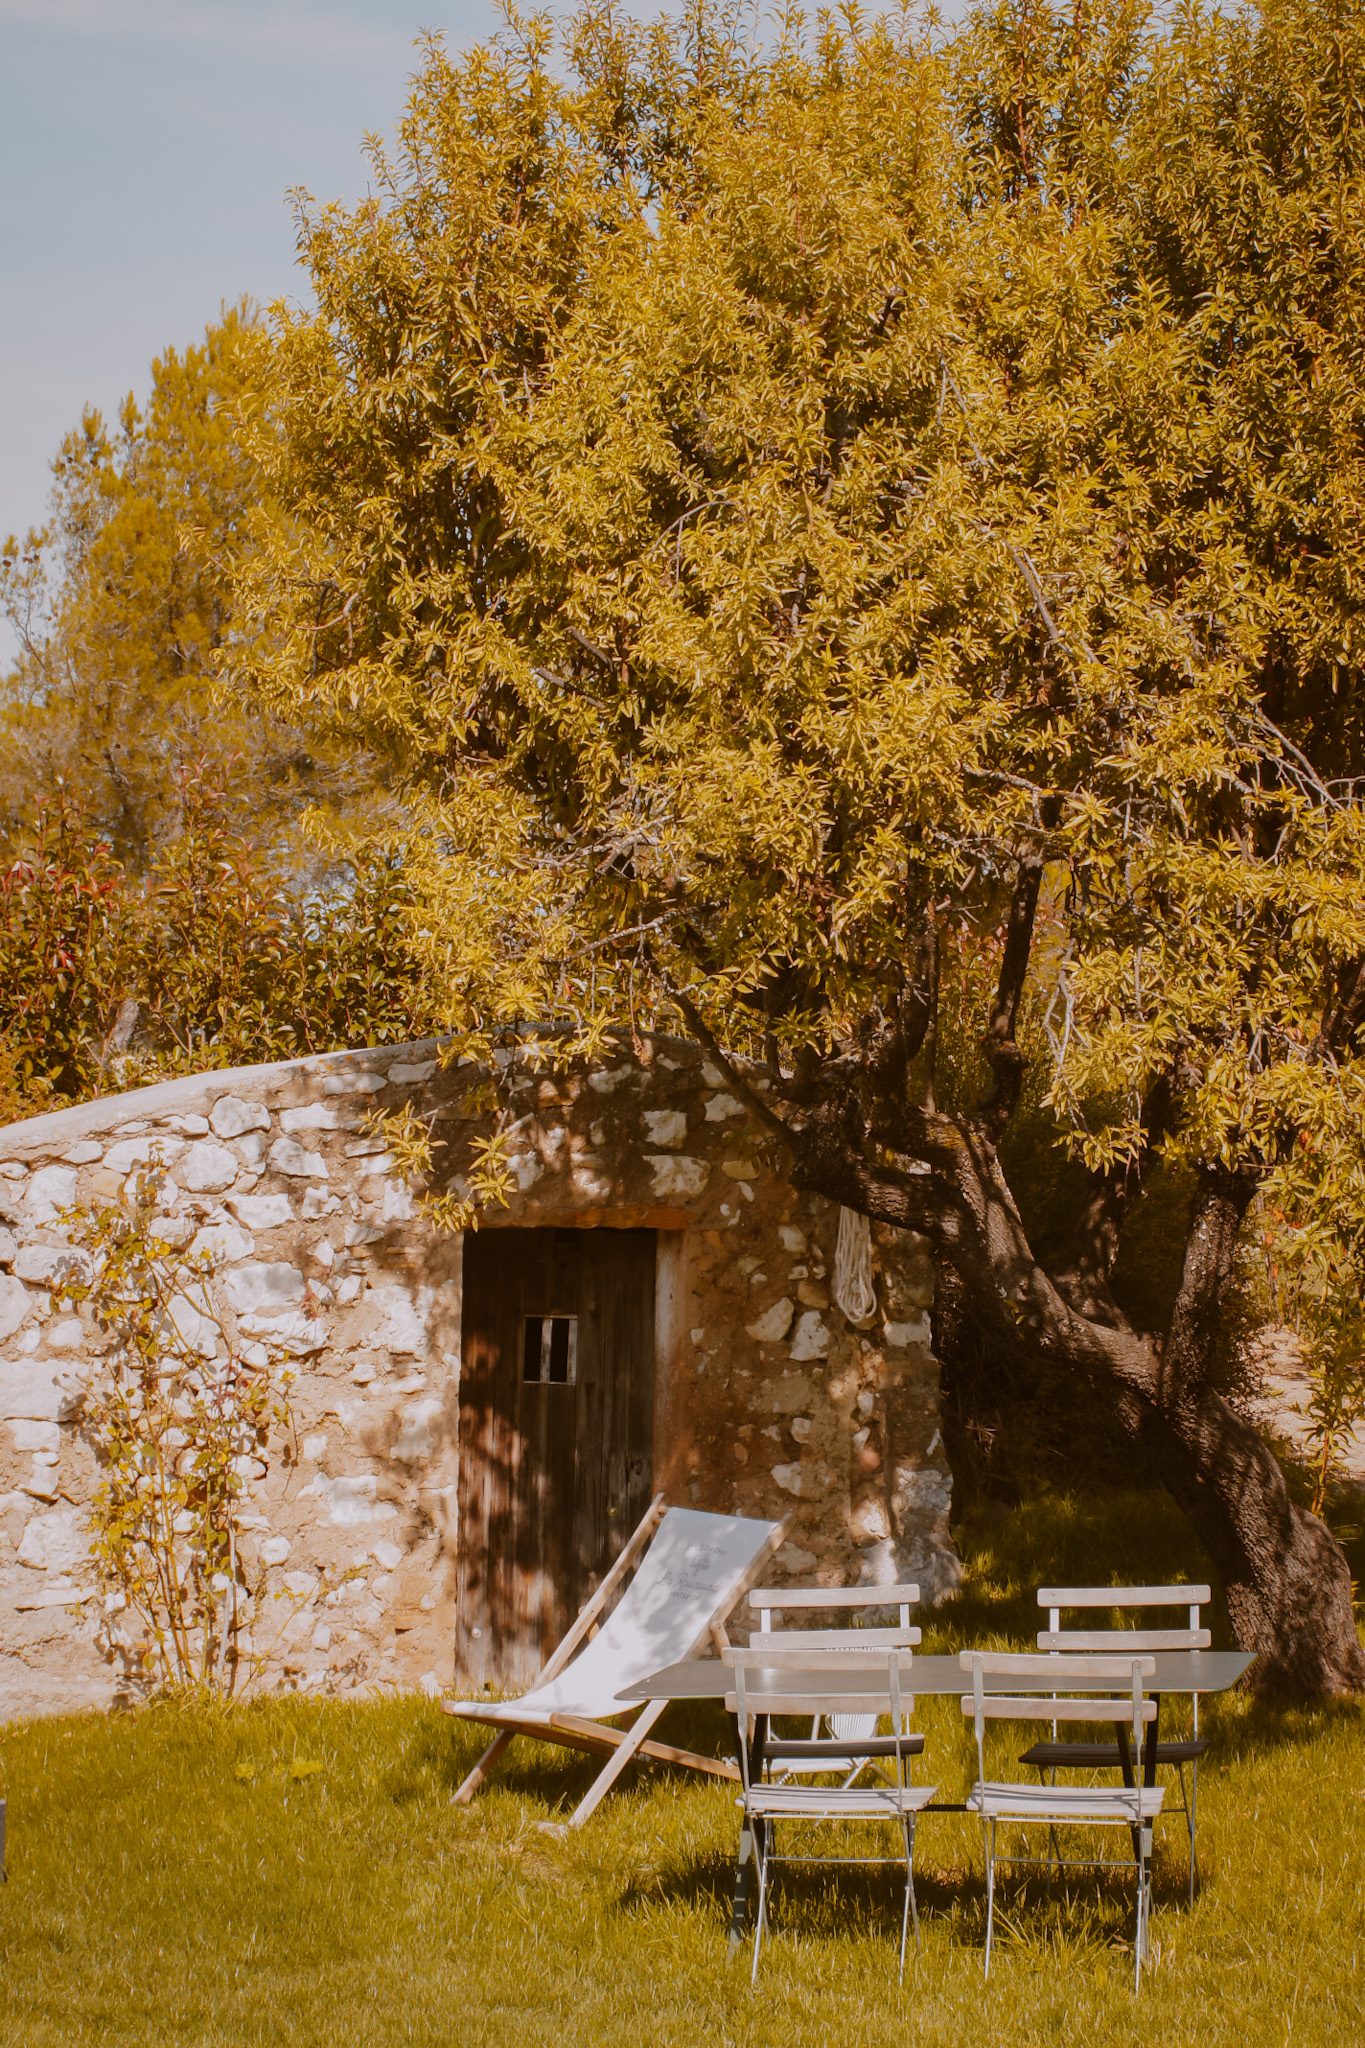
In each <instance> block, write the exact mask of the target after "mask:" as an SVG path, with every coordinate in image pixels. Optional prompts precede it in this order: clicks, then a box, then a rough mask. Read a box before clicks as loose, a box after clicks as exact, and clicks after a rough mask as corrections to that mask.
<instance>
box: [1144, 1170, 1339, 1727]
mask: <svg viewBox="0 0 1365 2048" xmlns="http://www.w3.org/2000/svg"><path fill="white" fill-rule="evenodd" d="M1252 1192H1253V1184H1252V1182H1251V1181H1250V1179H1249V1178H1248V1177H1246V1176H1241V1177H1237V1176H1234V1175H1231V1174H1226V1173H1216V1174H1214V1173H1210V1174H1206V1175H1205V1176H1204V1179H1203V1183H1202V1185H1201V1187H1200V1191H1199V1195H1198V1197H1197V1199H1196V1202H1195V1206H1194V1214H1193V1216H1192V1218H1191V1227H1190V1233H1189V1237H1188V1239H1187V1241H1186V1246H1185V1267H1184V1273H1183V1276H1182V1280H1181V1287H1180V1294H1179V1297H1178V1299H1177V1302H1176V1307H1175V1314H1174V1316H1173V1318H1172V1321H1171V1332H1170V1336H1169V1338H1168V1340H1167V1343H1166V1346H1165V1350H1164V1352H1163V1354H1162V1357H1161V1361H1160V1370H1159V1374H1158V1379H1157V1386H1156V1399H1155V1403H1154V1406H1155V1410H1156V1414H1155V1417H1154V1423H1155V1427H1154V1428H1153V1429H1152V1431H1151V1432H1150V1435H1151V1438H1152V1447H1153V1449H1154V1450H1155V1452H1156V1462H1157V1467H1158V1469H1159V1470H1160V1472H1161V1474H1162V1477H1163V1479H1164V1480H1165V1481H1166V1484H1167V1485H1168V1486H1169V1488H1170V1490H1171V1492H1172V1494H1174V1496H1175V1498H1176V1500H1177V1501H1178V1502H1179V1504H1180V1506H1181V1507H1182V1508H1184V1510H1185V1512H1186V1514H1188V1516H1189V1518H1190V1520H1191V1522H1192V1523H1193V1524H1194V1526H1195V1528H1196V1529H1197V1530H1198V1532H1199V1534H1200V1536H1201V1537H1202V1538H1203V1540H1204V1543H1205V1545H1206V1547H1207V1549H1208V1551H1209V1553H1210V1555H1211V1556H1212V1557H1213V1559H1214V1561H1215V1562H1216V1564H1217V1566H1218V1569H1219V1571H1220V1573H1221V1574H1222V1578H1223V1588H1224V1591H1225V1593H1226V1596H1227V1603H1228V1613H1229V1616H1230V1617H1231V1621H1232V1630H1233V1635H1234V1637H1235V1638H1236V1641H1237V1643H1238V1645H1239V1646H1240V1647H1241V1648H1242V1649H1244V1650H1255V1651H1257V1652H1258V1653H1259V1659H1260V1661H1259V1662H1258V1664H1257V1666H1256V1670H1255V1672H1254V1673H1253V1682H1254V1683H1255V1684H1256V1685H1257V1686H1258V1687H1260V1688H1262V1689H1274V1690H1278V1691H1284V1692H1291V1693H1297V1694H1301V1695H1314V1694H1322V1693H1328V1694H1331V1693H1341V1692H1349V1691H1360V1690H1362V1689H1365V1650H1362V1648H1361V1642H1360V1637H1359V1634H1358V1632H1357V1630H1356V1624H1355V1613H1354V1609H1353V1606H1352V1601H1351V1574H1350V1569H1349V1567H1348V1565H1347V1562H1346V1559H1345V1556H1344V1555H1343V1553H1342V1550H1341V1546H1340V1545H1339V1544H1338V1543H1337V1541H1336V1540H1335V1538H1334V1537H1333V1535H1332V1533H1331V1531H1330V1530H1329V1529H1328V1528H1327V1527H1326V1525H1325V1524H1324V1523H1323V1522H1321V1521H1319V1519H1318V1517H1317V1516H1316V1515H1312V1514H1309V1513H1308V1512H1307V1510H1306V1509H1303V1508H1299V1507H1296V1506H1295V1504H1294V1502H1293V1501H1291V1499H1290V1498H1289V1490H1288V1488H1287V1487H1286V1485H1285V1480H1284V1473H1283V1472H1282V1471H1281V1469H1280V1465H1279V1461H1278V1460H1277V1459H1276V1458H1275V1457H1274V1456H1273V1454H1272V1453H1271V1451H1270V1450H1269V1449H1268V1448H1267V1446H1266V1445H1265V1443H1264V1442H1263V1441H1262V1439H1261V1437H1260V1434H1259V1432H1258V1431H1257V1430H1256V1429H1254V1428H1253V1427H1252V1425H1251V1424H1250V1423H1249V1422H1247V1421H1245V1420H1244V1418H1243V1417H1242V1416H1240V1415H1238V1414H1237V1413H1236V1411H1235V1410H1234V1409H1232V1408H1231V1407H1229V1405H1228V1403H1227V1402H1226V1401H1225V1400H1223V1398H1222V1397H1221V1396H1220V1395H1219V1394H1218V1393H1216V1392H1215V1391H1213V1390H1212V1389H1211V1388H1210V1386H1209V1384H1208V1379H1209V1368H1210V1366H1211V1364H1212V1362H1213V1359H1214V1355H1215V1352H1216V1349H1217V1344H1218V1335H1219V1322H1220V1316H1221V1310H1222V1304H1223V1301H1224V1299H1225V1297H1226V1294H1227V1290H1228V1286H1229V1283H1230V1281H1231V1278H1232V1267H1233V1259H1234V1256H1235V1253H1236V1247H1237V1235H1238V1232H1239V1230H1240V1228H1241V1224H1242V1218H1243V1216H1244V1215H1245V1213H1246V1208H1247V1203H1248V1201H1249V1200H1250V1198H1251V1194H1252ZM1163 1439H1164V1440H1165V1442H1164V1444H1163ZM1163 1449H1164V1455H1163Z"/></svg>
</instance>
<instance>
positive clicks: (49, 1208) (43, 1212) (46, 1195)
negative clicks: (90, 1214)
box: [24, 1166, 76, 1227]
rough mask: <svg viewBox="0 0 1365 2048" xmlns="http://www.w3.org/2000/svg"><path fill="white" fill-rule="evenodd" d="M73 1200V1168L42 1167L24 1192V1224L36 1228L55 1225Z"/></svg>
mask: <svg viewBox="0 0 1365 2048" xmlns="http://www.w3.org/2000/svg"><path fill="white" fill-rule="evenodd" d="M75 1200H76V1169H75V1168H74V1167H73V1166H43V1167H40V1168H39V1170H38V1172H37V1173H35V1174H34V1176H33V1178H32V1180H31V1181H30V1182H29V1184H28V1187H27V1188H26V1189H25V1191H24V1221H25V1222H26V1223H31V1224H33V1225H34V1226H35V1227H41V1226H42V1225H43V1224H45V1223H55V1222H56V1221H57V1219H58V1217H59V1216H60V1214H61V1212H62V1210H63V1209H70V1208H72V1207H73V1206H74V1204H75Z"/></svg>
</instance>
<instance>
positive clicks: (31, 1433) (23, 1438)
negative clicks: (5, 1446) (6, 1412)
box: [10, 1422, 62, 1451]
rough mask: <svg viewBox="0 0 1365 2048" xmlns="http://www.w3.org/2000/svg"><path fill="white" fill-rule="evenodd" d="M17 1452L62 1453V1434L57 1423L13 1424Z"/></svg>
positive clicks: (12, 1429) (11, 1429)
mask: <svg viewBox="0 0 1365 2048" xmlns="http://www.w3.org/2000/svg"><path fill="white" fill-rule="evenodd" d="M10 1431H11V1433H12V1435H13V1437H14V1448H15V1450H16V1451H60V1449H61V1447H62V1432H61V1428H60V1426H59V1425H58V1424H57V1423H55V1422H12V1423H11V1424H10Z"/></svg>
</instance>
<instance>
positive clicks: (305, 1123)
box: [280, 1102, 355, 1135]
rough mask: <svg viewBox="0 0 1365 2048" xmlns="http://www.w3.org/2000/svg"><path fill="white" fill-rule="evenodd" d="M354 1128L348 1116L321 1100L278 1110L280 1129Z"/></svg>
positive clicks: (339, 1129)
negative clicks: (298, 1107)
mask: <svg viewBox="0 0 1365 2048" xmlns="http://www.w3.org/2000/svg"><path fill="white" fill-rule="evenodd" d="M348 1127H349V1128H350V1129H352V1130H354V1129H355V1126H354V1124H352V1123H351V1120H350V1118H349V1117H346V1116H344V1115H342V1113H341V1112H340V1111H339V1110H335V1109H328V1107H327V1105H326V1104H325V1103H323V1102H307V1103H305V1104H304V1106H303V1108H302V1109H285V1110H281V1112H280V1129H281V1130H282V1131H288V1132H290V1133H291V1135H292V1133H293V1132H295V1131H342V1130H345V1129H347V1128H348Z"/></svg>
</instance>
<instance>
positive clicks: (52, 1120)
mask: <svg viewBox="0 0 1365 2048" xmlns="http://www.w3.org/2000/svg"><path fill="white" fill-rule="evenodd" d="M438 1049H439V1047H438V1041H437V1040H436V1039H434V1038H422V1039H413V1040H410V1041H409V1042H408V1043H407V1044H405V1045H369V1046H356V1047H354V1048H351V1049H350V1050H347V1051H345V1052H324V1053H305V1054H304V1055H303V1056H302V1057H301V1058H299V1059H293V1060H270V1061H267V1062H266V1063H265V1064H264V1065H262V1066H256V1067H213V1068H209V1069H207V1070H206V1071H205V1072H203V1073H200V1074H179V1075H177V1076H176V1078H175V1079H174V1080H173V1081H156V1082H154V1083H153V1084H152V1086H151V1087H150V1088H134V1089H132V1090H131V1091H130V1092H129V1093H128V1094H126V1095H101V1096H99V1097H97V1099H96V1100H95V1101H94V1102H73V1103H71V1104H70V1105H69V1106H68V1107H67V1108H65V1109H53V1110H48V1111H47V1112H46V1114H45V1115H43V1116H30V1117H25V1118H24V1120H23V1121H22V1122H21V1123H17V1124H6V1125H4V1126H2V1127H0V1159H24V1158H27V1157H30V1156H31V1155H33V1154H35V1153H39V1152H51V1151H52V1150H53V1149H54V1148H55V1147H56V1146H59V1145H62V1144H67V1143H70V1142H71V1141H73V1140H79V1139H81V1138H83V1137H86V1136H88V1135H92V1134H93V1133H95V1132H98V1131H109V1130H113V1129H114V1128H115V1127H116V1126H117V1125H119V1124H122V1123H128V1122H131V1121H133V1120H135V1119H137V1118H140V1117H161V1116H183V1115H186V1114H188V1115H190V1116H194V1115H202V1114H203V1113H204V1109H205V1108H206V1107H207V1106H208V1105H209V1104H210V1103H213V1102H216V1101H217V1100H218V1097H219V1096H220V1095H234V1094H240V1093H241V1092H242V1091H243V1090H246V1091H247V1092H249V1093H250V1094H252V1095H255V1094H258V1093H260V1092H262V1091H265V1090H269V1089H273V1088H278V1087H280V1086H281V1085H282V1084H285V1083H287V1082H289V1081H291V1080H309V1079H312V1078H313V1077H314V1076H315V1075H316V1076H317V1077H319V1078H321V1077H322V1076H323V1075H326V1074H335V1073H338V1072H341V1071H343V1070H346V1069H348V1068H349V1069H354V1068H357V1067H359V1068H361V1069H370V1068H374V1067H377V1066H398V1065H402V1064H403V1063H404V1062H405V1061H407V1062H409V1063H410V1064H412V1065H414V1066H415V1065H418V1064H420V1063H421V1062H422V1061H424V1060H430V1059H434V1058H435V1057H436V1053H437V1051H438Z"/></svg>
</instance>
